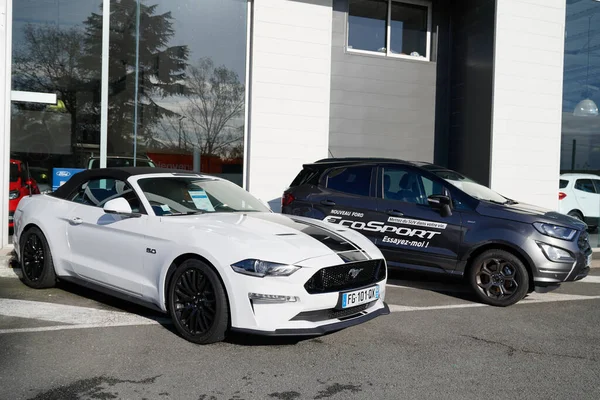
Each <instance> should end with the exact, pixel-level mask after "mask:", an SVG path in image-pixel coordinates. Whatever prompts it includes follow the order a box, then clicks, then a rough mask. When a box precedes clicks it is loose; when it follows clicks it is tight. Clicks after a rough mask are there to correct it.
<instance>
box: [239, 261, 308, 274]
mask: <svg viewBox="0 0 600 400" xmlns="http://www.w3.org/2000/svg"><path fill="white" fill-rule="evenodd" d="M231 268H233V270H234V271H235V272H239V273H240V274H245V275H252V276H258V277H261V278H262V277H264V276H267V275H269V276H290V275H291V274H293V273H294V272H296V271H298V270H299V269H300V267H296V266H294V265H288V264H279V263H274V262H269V261H262V260H255V259H248V260H242V261H239V262H237V263H235V264H233V265H232V266H231Z"/></svg>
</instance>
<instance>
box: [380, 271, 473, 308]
mask: <svg viewBox="0 0 600 400" xmlns="http://www.w3.org/2000/svg"><path fill="white" fill-rule="evenodd" d="M387 284H388V285H391V286H399V287H406V288H412V289H420V290H424V291H428V292H432V293H437V294H441V295H444V296H448V297H454V298H456V299H460V300H465V301H469V302H474V303H479V301H478V299H477V297H476V296H475V294H474V293H473V291H472V289H471V287H470V286H469V285H468V283H466V282H465V280H464V279H463V278H462V277H455V276H449V275H438V274H426V273H422V272H413V271H401V270H393V269H390V270H388V280H387Z"/></svg>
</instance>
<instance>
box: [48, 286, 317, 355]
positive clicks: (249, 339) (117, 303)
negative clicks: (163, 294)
mask: <svg viewBox="0 0 600 400" xmlns="http://www.w3.org/2000/svg"><path fill="white" fill-rule="evenodd" d="M57 289H60V290H63V291H65V292H68V293H70V294H73V295H76V296H79V297H82V298H85V299H88V300H91V301H92V302H94V303H96V304H98V305H100V307H101V308H102V309H110V310H112V311H121V312H126V313H131V314H136V315H139V316H142V317H145V318H149V319H153V320H155V321H157V322H158V323H159V324H160V325H161V326H162V327H163V328H165V329H166V330H168V331H169V332H171V333H173V334H174V335H176V336H178V337H181V336H180V335H179V333H178V332H177V330H176V329H175V326H174V325H173V324H172V323H171V319H170V316H169V315H168V314H163V313H160V312H158V311H154V310H152V309H149V308H147V307H144V306H142V305H138V304H135V303H131V302H129V301H126V300H122V299H119V298H117V297H113V296H110V295H107V294H104V293H101V292H98V291H95V290H92V289H90V288H87V287H84V286H80V285H77V284H73V283H69V282H65V281H59V282H58V284H57ZM315 337H317V336H284V337H274V336H260V335H251V334H246V333H239V332H234V331H232V332H229V333H228V335H227V336H226V338H225V341H224V342H225V343H229V344H233V345H238V346H269V347H271V346H290V345H296V344H298V343H300V342H302V341H306V340H311V339H314V338H315Z"/></svg>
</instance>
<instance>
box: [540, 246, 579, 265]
mask: <svg viewBox="0 0 600 400" xmlns="http://www.w3.org/2000/svg"><path fill="white" fill-rule="evenodd" d="M538 246H540V247H541V249H542V251H543V252H544V255H545V256H546V257H547V258H548V260H550V261H555V262H573V261H575V259H574V258H573V256H571V253H569V252H568V251H566V250H563V249H560V248H558V247H554V246H551V245H549V244H546V243H538Z"/></svg>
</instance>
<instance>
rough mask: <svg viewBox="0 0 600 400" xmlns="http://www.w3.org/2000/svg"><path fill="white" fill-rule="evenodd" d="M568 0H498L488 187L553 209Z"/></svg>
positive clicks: (554, 203) (523, 200)
mask: <svg viewBox="0 0 600 400" xmlns="http://www.w3.org/2000/svg"><path fill="white" fill-rule="evenodd" d="M565 12H566V2H565V1H564V0H497V10H496V40H495V64H494V103H493V123H492V146H491V186H492V188H493V189H494V190H496V191H498V192H500V193H502V194H504V195H506V196H508V197H511V198H514V199H516V200H519V201H522V202H527V203H532V204H536V205H539V206H543V207H547V208H551V209H556V208H557V206H558V197H557V196H558V195H557V191H558V177H559V174H560V139H561V111H562V86H563V85H562V82H563V58H564V54H563V52H564V29H565Z"/></svg>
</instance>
